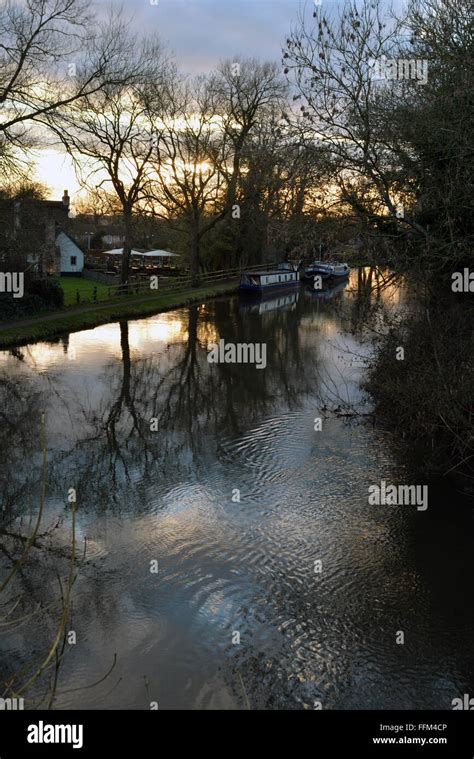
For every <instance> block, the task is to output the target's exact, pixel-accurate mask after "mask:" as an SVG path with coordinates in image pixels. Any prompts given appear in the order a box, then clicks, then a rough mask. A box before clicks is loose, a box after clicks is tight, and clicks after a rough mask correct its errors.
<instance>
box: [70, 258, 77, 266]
mask: <svg viewBox="0 0 474 759" xmlns="http://www.w3.org/2000/svg"><path fill="white" fill-rule="evenodd" d="M76 264H77V256H71V266H76Z"/></svg>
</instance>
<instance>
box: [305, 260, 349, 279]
mask: <svg viewBox="0 0 474 759" xmlns="http://www.w3.org/2000/svg"><path fill="white" fill-rule="evenodd" d="M349 274H350V267H349V266H348V264H346V263H343V264H340V263H337V262H335V261H313V263H312V264H310V265H309V266H308V267H307V268H306V269H305V270H304V277H303V278H304V279H305V280H307V281H311V280H313V279H314V277H321V279H322V280H323V281H325V280H327V279H342V278H344V277H348V276H349Z"/></svg>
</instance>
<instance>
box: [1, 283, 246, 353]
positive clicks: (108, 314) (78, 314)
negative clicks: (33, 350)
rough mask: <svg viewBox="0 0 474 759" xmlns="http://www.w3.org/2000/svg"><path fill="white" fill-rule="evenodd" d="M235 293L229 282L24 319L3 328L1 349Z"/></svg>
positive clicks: (118, 300) (2, 326)
mask: <svg viewBox="0 0 474 759" xmlns="http://www.w3.org/2000/svg"><path fill="white" fill-rule="evenodd" d="M235 290H236V284H233V283H229V282H226V283H221V284H217V285H208V286H203V287H197V288H188V289H187V290H181V291H180V292H167V293H161V294H160V293H157V294H156V295H154V296H153V297H151V296H148V295H147V296H143V297H142V298H137V297H136V296H124V297H120V298H114V299H113V300H111V301H110V302H107V303H103V304H100V303H98V304H96V305H91V306H82V307H81V308H70V309H64V310H62V311H59V312H58V311H54V312H52V313H50V314H47V315H41V316H38V317H37V318H36V319H33V318H28V319H24V320H23V321H24V324H23V323H22V322H21V321H18V320H17V321H15V322H12V324H11V326H9V325H8V324H3V325H1V326H0V348H8V347H12V346H15V345H22V344H25V343H30V342H34V341H37V340H47V339H48V338H51V337H56V336H58V335H61V334H63V333H65V332H78V331H79V330H82V329H91V328H93V327H98V326H99V325H100V324H105V323H107V322H112V321H118V320H119V319H129V318H130V319H132V318H138V317H141V316H148V315H150V314H154V313H159V312H160V311H169V310H171V309H173V308H181V307H182V306H186V305H188V304H190V303H196V302H200V301H203V300H206V299H208V298H213V297H215V296H217V295H225V294H230V293H233V292H235Z"/></svg>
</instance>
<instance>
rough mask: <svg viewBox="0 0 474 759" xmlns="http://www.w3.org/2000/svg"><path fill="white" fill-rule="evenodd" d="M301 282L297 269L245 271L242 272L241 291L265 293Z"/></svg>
mask: <svg viewBox="0 0 474 759" xmlns="http://www.w3.org/2000/svg"><path fill="white" fill-rule="evenodd" d="M299 283H300V275H299V272H297V271H286V270H284V269H280V270H276V271H255V272H253V271H245V272H243V273H242V274H241V277H240V283H239V291H240V292H242V293H263V292H267V291H269V290H276V289H277V288H280V289H281V288H284V287H295V286H296V285H299Z"/></svg>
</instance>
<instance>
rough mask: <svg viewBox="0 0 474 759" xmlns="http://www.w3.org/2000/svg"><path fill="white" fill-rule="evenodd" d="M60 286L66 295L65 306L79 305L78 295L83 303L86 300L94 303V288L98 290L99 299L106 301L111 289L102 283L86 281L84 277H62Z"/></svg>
mask: <svg viewBox="0 0 474 759" xmlns="http://www.w3.org/2000/svg"><path fill="white" fill-rule="evenodd" d="M59 284H60V285H61V289H62V291H63V293H64V305H65V306H73V305H74V304H75V303H77V293H78V292H79V297H80V300H81V302H82V301H85V300H89V301H92V299H93V295H94V287H96V288H97V298H98V299H99V300H104V299H105V298H107V296H108V293H109V288H108V286H107V285H104V284H103V283H102V282H94V281H93V280H91V279H85V278H84V277H60V278H59Z"/></svg>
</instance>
